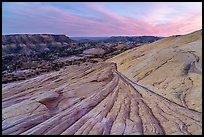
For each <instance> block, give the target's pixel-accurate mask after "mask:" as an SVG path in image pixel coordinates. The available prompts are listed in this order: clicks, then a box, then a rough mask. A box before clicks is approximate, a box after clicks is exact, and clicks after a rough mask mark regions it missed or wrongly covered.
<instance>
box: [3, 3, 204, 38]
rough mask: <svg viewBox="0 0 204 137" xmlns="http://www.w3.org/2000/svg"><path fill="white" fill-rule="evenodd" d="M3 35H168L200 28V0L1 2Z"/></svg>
mask: <svg viewBox="0 0 204 137" xmlns="http://www.w3.org/2000/svg"><path fill="white" fill-rule="evenodd" d="M2 8H3V9H2V12H3V13H2V19H3V21H2V23H3V24H2V31H3V35H5V34H25V33H26V34H33V33H36V34H39V33H43V34H46V33H52V34H65V35H68V36H71V37H74V36H94V37H100V36H118V35H121V36H124V35H126V36H138V35H154V36H170V35H177V34H186V33H190V32H193V31H196V30H199V29H202V3H201V2H195V3H193V2H186V3H185V2H171V3H168V2H165V3H159V2H153V3H151V2H144V3H143V2H33V3H31V2H16V3H15V2H4V3H2Z"/></svg>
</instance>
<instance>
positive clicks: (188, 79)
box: [2, 31, 202, 135]
mask: <svg viewBox="0 0 204 137" xmlns="http://www.w3.org/2000/svg"><path fill="white" fill-rule="evenodd" d="M201 34H202V31H199V32H195V33H193V34H189V35H186V36H179V37H169V38H165V39H162V40H160V41H158V42H156V43H153V44H148V45H144V47H143V46H141V47H139V48H135V49H133V50H129V51H127V52H125V53H124V54H121V55H119V56H116V57H114V58H112V59H110V60H108V61H112V62H108V61H107V62H100V63H96V64H92V63H86V64H82V65H80V66H78V65H71V66H67V67H66V68H64V69H61V70H60V71H57V72H51V73H47V74H43V75H40V76H37V77H35V78H31V79H28V80H24V81H20V82H14V83H8V84H3V85H2V107H3V110H2V134H3V135H8V134H9V135H16V134H20V135H33V134H34V135H41V134H43V135H73V134H74V135H81V134H82V135H87V134H91V135H94V134H97V135H101V134H103V135H106V134H117V135H120V134H121V135H126V134H127V135H143V134H144V135H163V134H167V135H170V134H173V135H174V134H176V135H188V134H202V111H201V106H202V104H201V98H202V96H201V89H202V86H201V79H202V75H201V73H202V63H201V60H202V51H201V50H200V49H201V43H202V40H201V37H202V35H201ZM192 50H194V52H192ZM187 51H189V52H190V53H189V52H187ZM192 54H193V55H192ZM113 62H115V63H113ZM167 66H168V67H167ZM154 73H155V74H154ZM136 74H138V75H136ZM153 74H154V75H153ZM135 75H136V76H135ZM167 76H168V77H167ZM162 78H166V79H167V80H166V81H169V84H166V89H165V88H163V87H164V85H163V84H164V83H163V84H162V82H161V83H158V81H159V80H161V79H162ZM170 80H171V82H170ZM181 82H183V83H184V84H181ZM152 83H153V84H154V86H153V85H151V84H152ZM155 83H156V84H155ZM171 88H175V89H174V90H173V89H172V90H171ZM178 91H180V92H181V91H182V94H181V95H180V96H181V97H179V98H177V96H175V93H177V92H178ZM180 92H178V94H179V93H180ZM184 94H185V96H183V95H184ZM193 104H194V105H193Z"/></svg>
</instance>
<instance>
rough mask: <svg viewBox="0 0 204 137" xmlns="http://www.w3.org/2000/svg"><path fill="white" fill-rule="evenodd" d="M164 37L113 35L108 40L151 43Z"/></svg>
mask: <svg viewBox="0 0 204 137" xmlns="http://www.w3.org/2000/svg"><path fill="white" fill-rule="evenodd" d="M161 38H162V37H155V36H133V37H129V36H112V37H110V38H108V39H107V40H106V41H107V42H128V41H131V42H137V43H151V42H154V41H157V40H159V39H161Z"/></svg>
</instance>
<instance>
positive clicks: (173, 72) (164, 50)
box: [107, 30, 202, 112]
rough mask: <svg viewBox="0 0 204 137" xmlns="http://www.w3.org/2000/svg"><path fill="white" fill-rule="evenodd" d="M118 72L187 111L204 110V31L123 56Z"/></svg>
mask: <svg viewBox="0 0 204 137" xmlns="http://www.w3.org/2000/svg"><path fill="white" fill-rule="evenodd" d="M107 61H108V62H115V63H117V66H118V71H119V72H121V73H122V74H123V75H125V76H126V77H128V78H129V79H130V80H131V81H134V82H136V83H139V84H141V85H143V86H145V87H147V88H149V89H151V90H152V91H154V92H155V93H157V94H159V95H161V96H163V97H165V98H168V99H169V100H171V101H173V102H175V103H177V104H179V105H182V106H184V107H186V108H189V109H192V110H195V111H199V112H201V111H202V30H199V31H196V32H193V33H191V34H187V35H182V36H171V37H168V38H163V39H161V40H158V41H156V42H154V43H151V44H146V45H143V46H140V47H137V48H134V49H131V50H128V51H126V52H124V53H122V54H119V55H117V56H115V57H113V58H111V59H108V60H107Z"/></svg>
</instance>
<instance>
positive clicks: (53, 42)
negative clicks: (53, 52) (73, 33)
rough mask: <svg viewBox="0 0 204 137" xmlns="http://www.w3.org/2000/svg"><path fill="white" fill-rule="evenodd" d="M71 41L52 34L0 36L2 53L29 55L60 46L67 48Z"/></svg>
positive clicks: (63, 36) (62, 36)
mask: <svg viewBox="0 0 204 137" xmlns="http://www.w3.org/2000/svg"><path fill="white" fill-rule="evenodd" d="M71 42H72V40H71V39H70V38H69V37H66V36H65V35H52V34H16V35H2V53H3V55H6V54H16V53H17V54H20V53H21V54H22V53H23V54H30V53H31V52H35V51H38V52H39V51H41V50H49V49H52V48H57V47H60V46H69V45H70V43H71Z"/></svg>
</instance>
